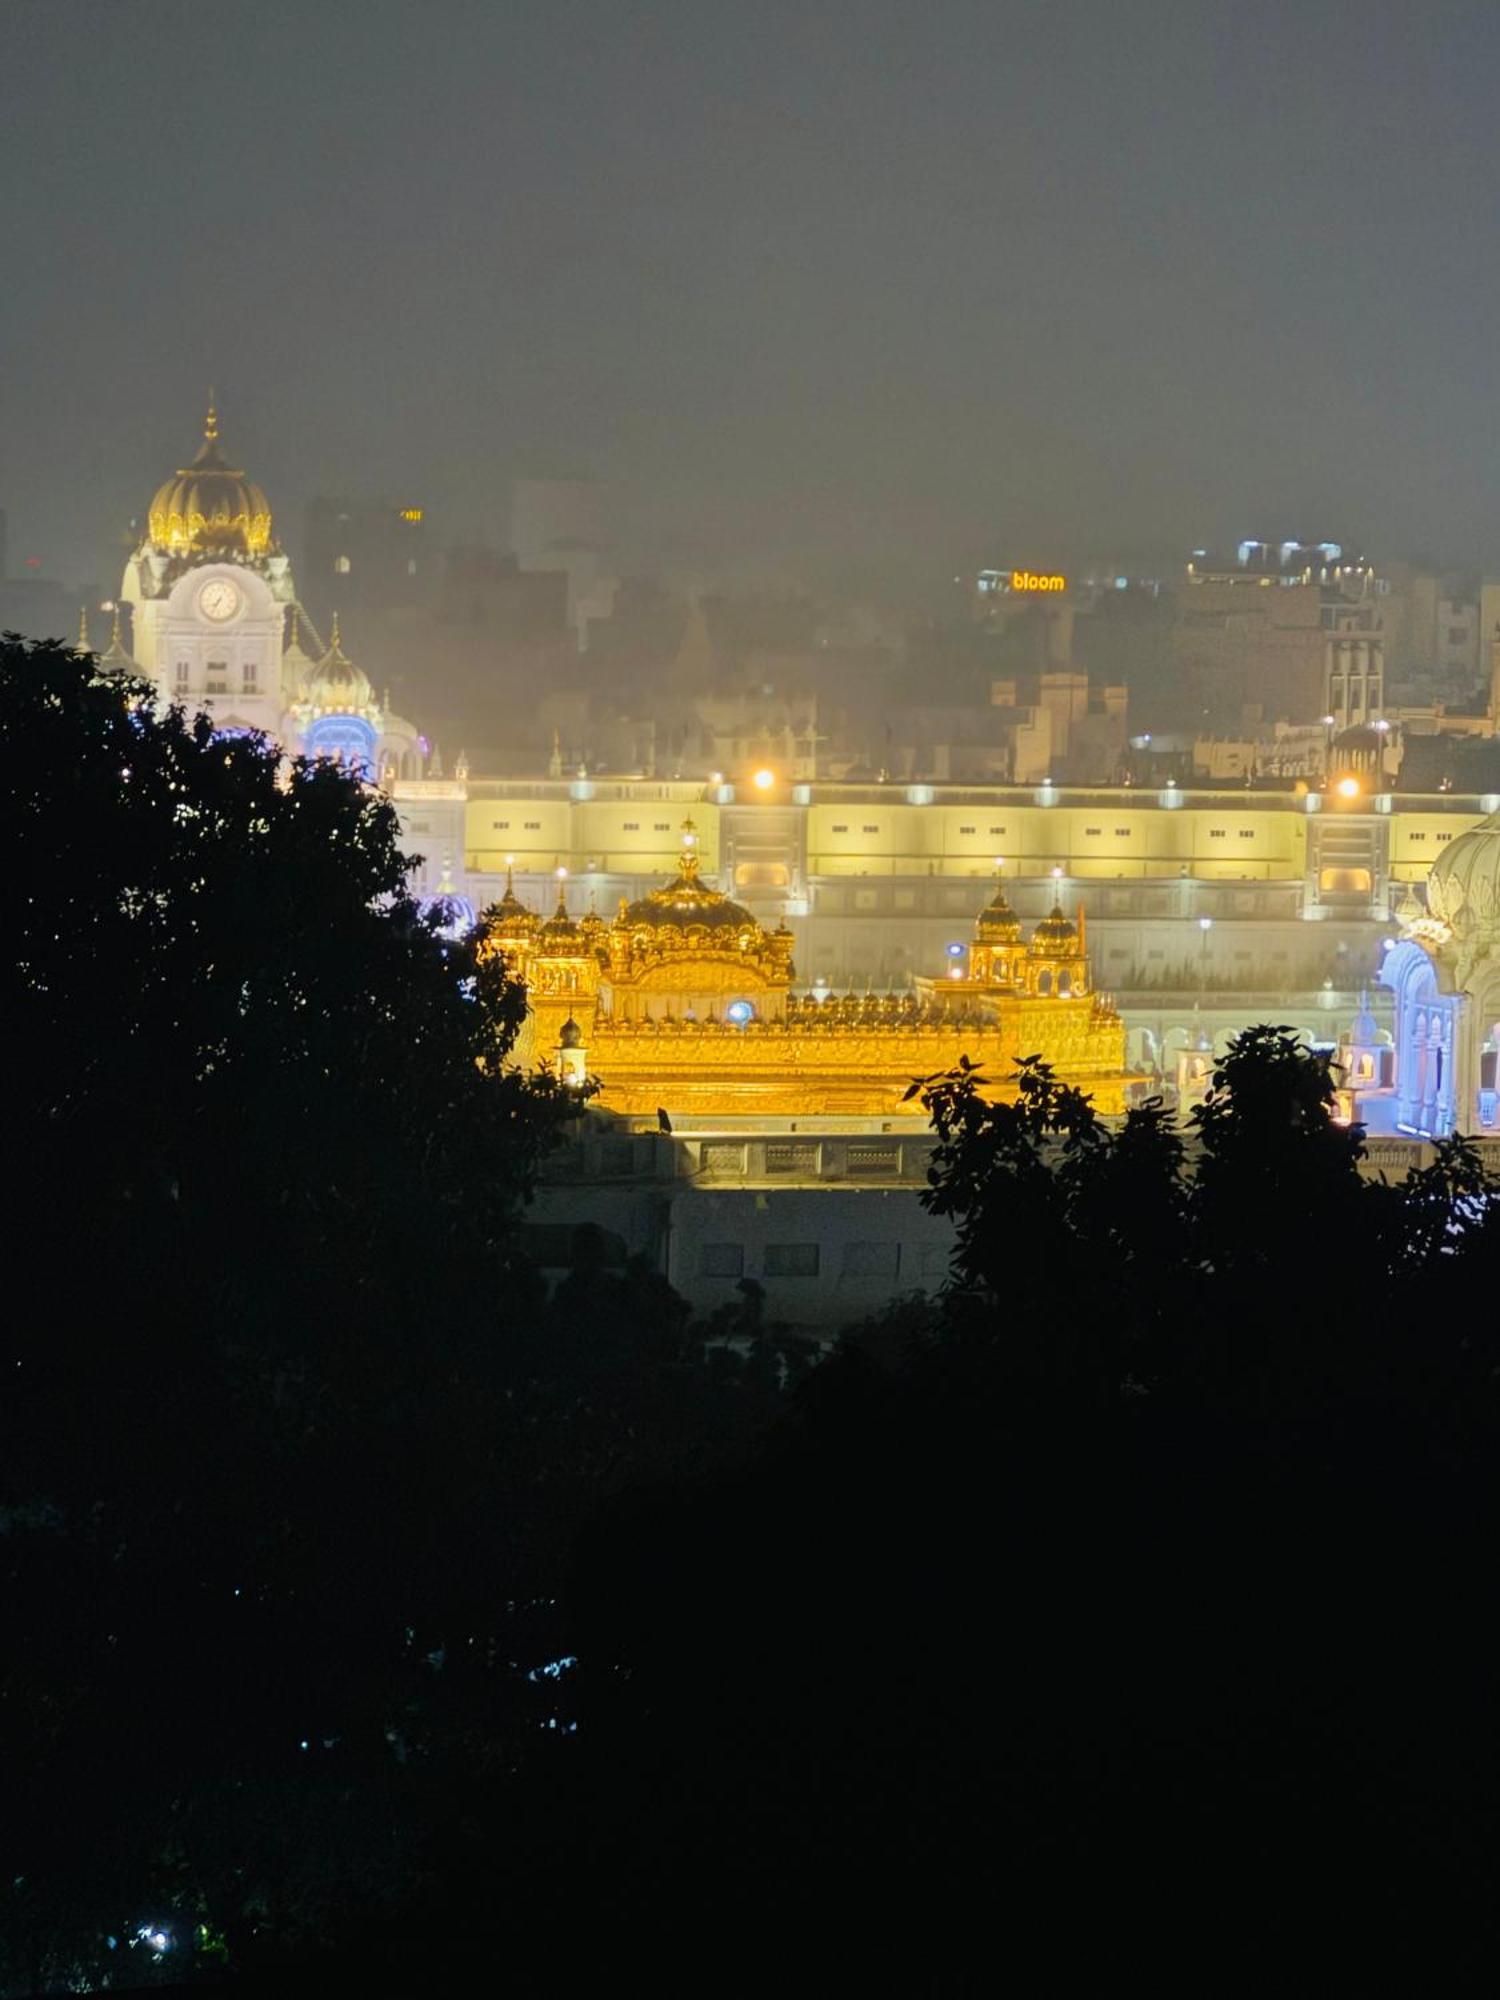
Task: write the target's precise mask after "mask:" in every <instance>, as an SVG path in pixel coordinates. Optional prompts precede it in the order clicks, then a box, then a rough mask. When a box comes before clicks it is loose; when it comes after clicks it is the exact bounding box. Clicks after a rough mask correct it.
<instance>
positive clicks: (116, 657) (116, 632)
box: [99, 604, 135, 673]
mask: <svg viewBox="0 0 1500 2000" xmlns="http://www.w3.org/2000/svg"><path fill="white" fill-rule="evenodd" d="M109 608H110V612H111V617H110V621H109V649H108V651H107V652H106V653H105V654H104V655H103V657H102V658H101V659H100V661H99V664H100V666H101V667H104V668H107V669H108V671H109V672H111V673H133V672H134V671H135V661H134V660H133V659H131V657H130V655H129V653H127V652H126V650H125V641H124V639H123V638H122V637H121V634H120V607H119V605H118V604H111V606H110V607H109Z"/></svg>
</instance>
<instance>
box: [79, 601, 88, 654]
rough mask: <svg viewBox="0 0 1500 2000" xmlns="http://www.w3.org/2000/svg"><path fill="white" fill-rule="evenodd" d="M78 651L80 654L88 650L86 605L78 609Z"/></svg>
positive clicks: (81, 605)
mask: <svg viewBox="0 0 1500 2000" xmlns="http://www.w3.org/2000/svg"><path fill="white" fill-rule="evenodd" d="M78 650H79V652H80V653H86V652H88V650H89V608H88V606H87V605H86V604H80V605H79V607H78Z"/></svg>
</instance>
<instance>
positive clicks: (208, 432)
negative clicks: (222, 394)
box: [193, 389, 224, 471]
mask: <svg viewBox="0 0 1500 2000" xmlns="http://www.w3.org/2000/svg"><path fill="white" fill-rule="evenodd" d="M193 464H194V465H195V466H205V465H207V466H212V467H213V468H214V469H215V470H216V471H222V470H224V459H223V455H222V453H221V452H220V450H219V405H218V401H217V399H216V398H215V396H214V392H213V390H212V389H210V390H209V392H208V414H207V415H206V416H205V417H204V419H203V442H202V444H200V445H199V447H198V456H197V457H196V458H195V459H194V460H193Z"/></svg>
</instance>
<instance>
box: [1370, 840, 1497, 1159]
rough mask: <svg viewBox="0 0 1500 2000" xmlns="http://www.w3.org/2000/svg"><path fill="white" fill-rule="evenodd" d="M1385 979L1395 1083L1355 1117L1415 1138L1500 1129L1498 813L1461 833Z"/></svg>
mask: <svg viewBox="0 0 1500 2000" xmlns="http://www.w3.org/2000/svg"><path fill="white" fill-rule="evenodd" d="M1399 914H1400V918H1401V935H1400V937H1399V938H1398V939H1397V940H1396V941H1395V942H1394V943H1393V944H1392V945H1391V947H1390V949H1389V950H1388V951H1387V952H1386V953H1385V957H1384V962H1383V964H1382V966H1381V974H1380V976H1381V980H1382V982H1383V984H1384V985H1386V986H1388V987H1389V988H1390V990H1391V992H1392V994H1393V995H1394V1000H1395V1017H1396V1020H1395V1025H1396V1054H1395V1067H1394V1076H1393V1078H1392V1079H1391V1080H1390V1081H1389V1083H1388V1084H1387V1086H1386V1088H1385V1089H1383V1090H1372V1091H1371V1092H1369V1093H1368V1094H1366V1095H1365V1096H1363V1097H1362V1098H1361V1100H1360V1102H1359V1103H1358V1104H1357V1105H1356V1106H1355V1115H1356V1116H1358V1117H1359V1119H1360V1120H1361V1122H1362V1123H1365V1124H1367V1125H1369V1126H1370V1127H1371V1129H1373V1130H1392V1131H1395V1132H1399V1133H1405V1134H1408V1135H1410V1136H1412V1137H1416V1138H1441V1137H1443V1136H1444V1135H1445V1134H1447V1133H1450V1132H1454V1131H1460V1132H1494V1131H1496V1130H1497V1129H1500V1074H1497V1071H1500V812H1494V813H1491V814H1490V816H1489V817H1488V818H1487V819H1484V820H1482V821H1481V822H1480V823H1479V825H1478V826H1475V827H1472V828H1470V830H1469V831H1468V832H1467V833H1464V834H1460V835H1459V837H1458V838H1457V839H1456V840H1454V841H1453V842H1452V843H1451V844H1450V845H1449V846H1448V847H1446V848H1445V850H1444V852H1443V853H1442V854H1441V855H1440V856H1439V858H1438V860H1437V862H1436V864H1435V865H1434V867H1433V869H1432V871H1431V873H1430V874H1429V875H1428V878H1427V889H1426V908H1425V910H1424V909H1422V908H1421V906H1420V905H1419V904H1418V903H1417V901H1416V899H1415V897H1410V898H1409V900H1408V901H1407V903H1406V904H1405V905H1403V907H1402V909H1401V911H1400V913H1399Z"/></svg>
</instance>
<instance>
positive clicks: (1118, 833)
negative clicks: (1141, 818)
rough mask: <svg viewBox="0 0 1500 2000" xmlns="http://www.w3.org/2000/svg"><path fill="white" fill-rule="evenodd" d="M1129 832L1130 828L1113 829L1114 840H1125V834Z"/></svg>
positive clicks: (1118, 827) (1119, 827)
mask: <svg viewBox="0 0 1500 2000" xmlns="http://www.w3.org/2000/svg"><path fill="white" fill-rule="evenodd" d="M1129 831H1130V828H1129V827H1128V826H1117V827H1116V828H1115V839H1116V840H1123V839H1124V838H1125V836H1126V834H1127V833H1129Z"/></svg>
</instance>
